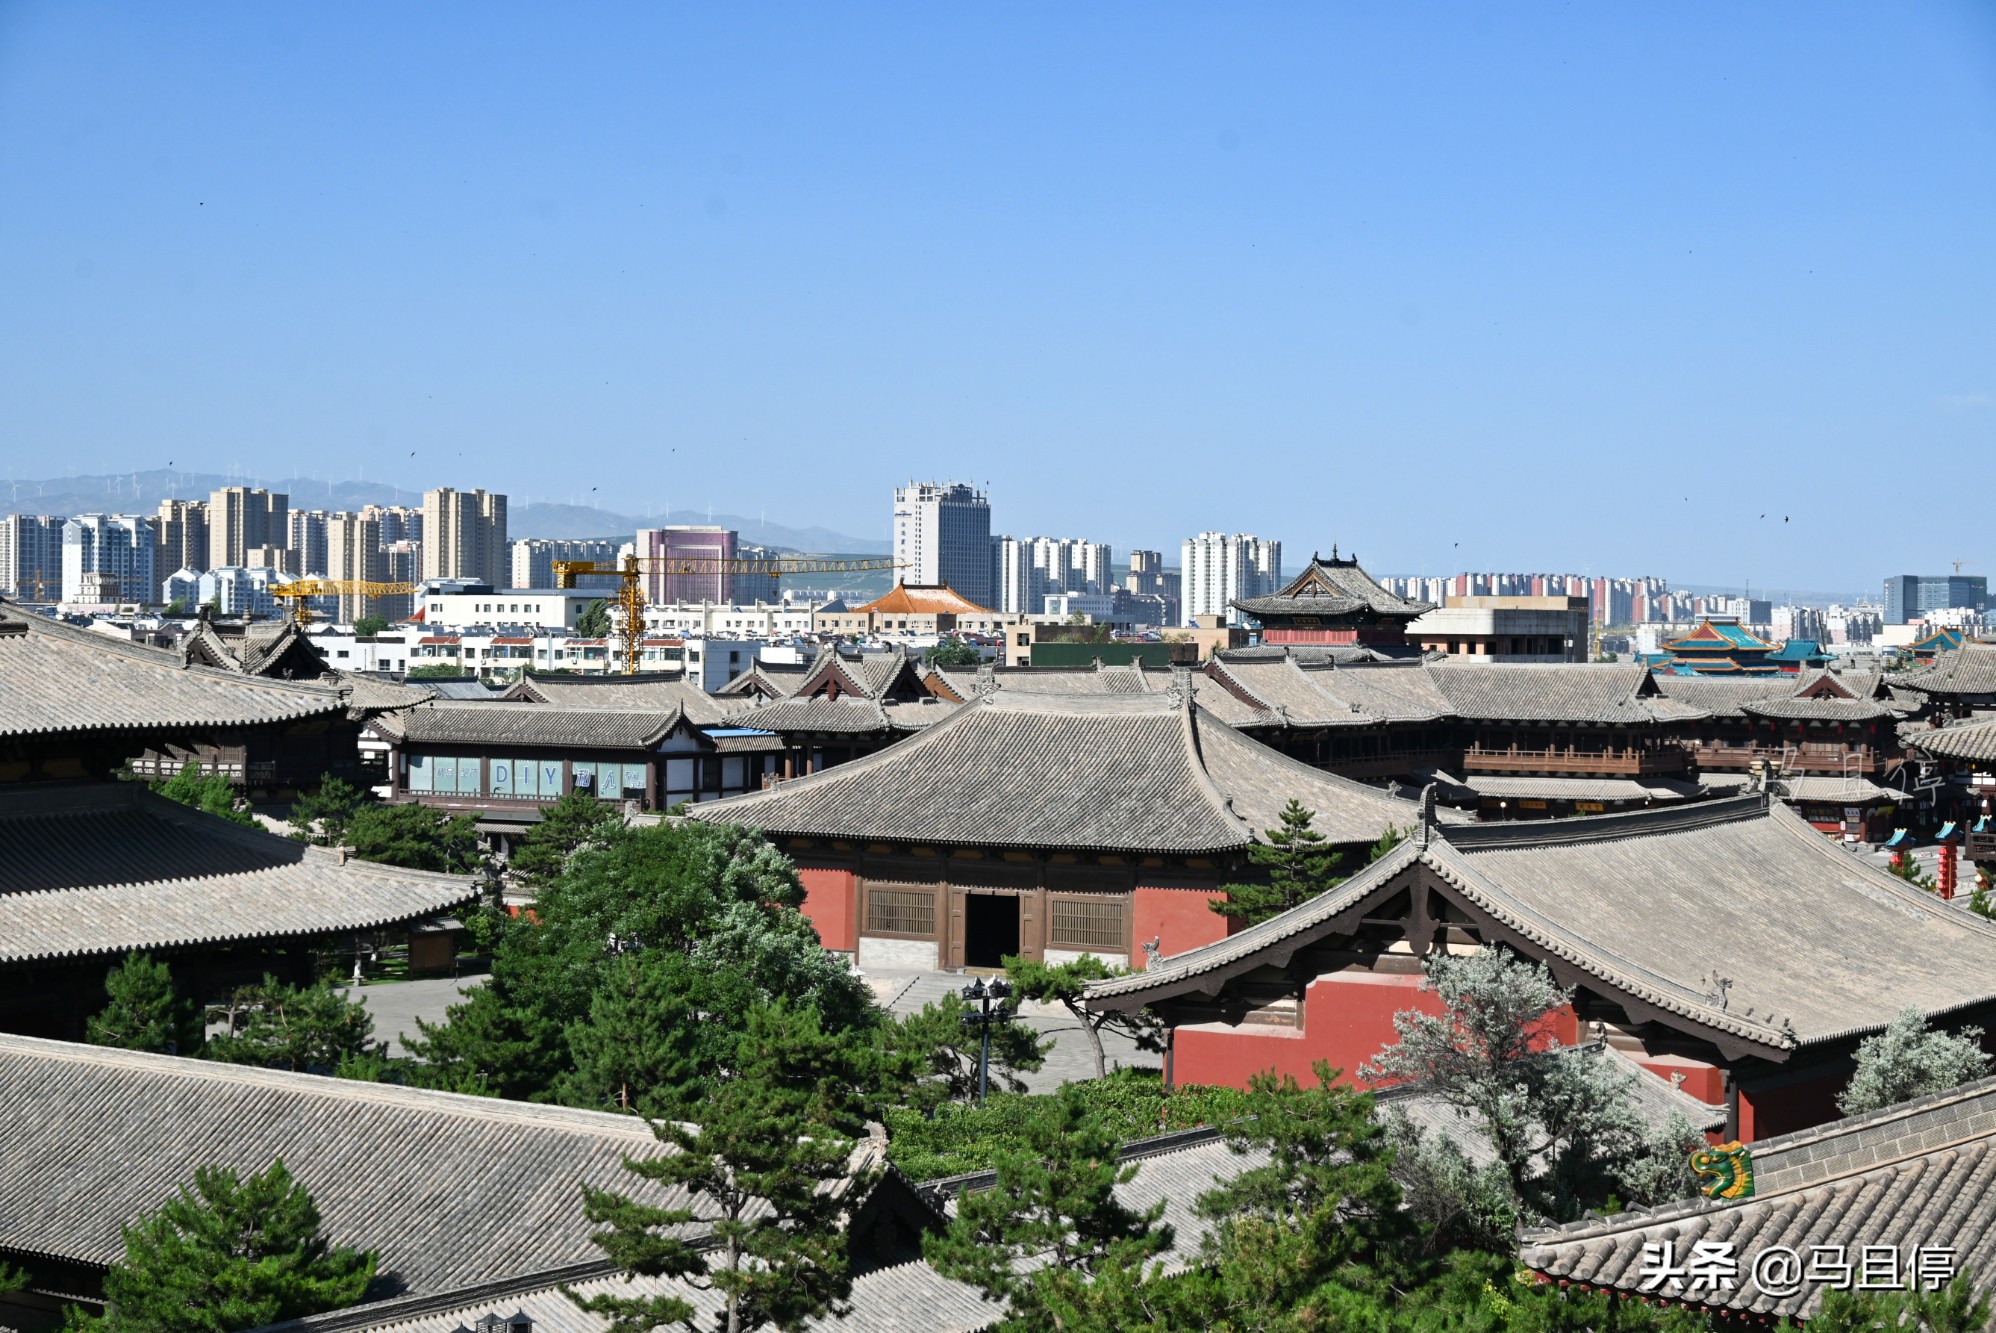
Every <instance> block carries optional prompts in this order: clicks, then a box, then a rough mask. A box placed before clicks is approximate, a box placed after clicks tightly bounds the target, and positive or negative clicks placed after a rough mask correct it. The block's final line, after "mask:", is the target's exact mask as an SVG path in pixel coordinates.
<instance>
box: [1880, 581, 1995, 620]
mask: <svg viewBox="0 0 1996 1333" xmlns="http://www.w3.org/2000/svg"><path fill="white" fill-rule="evenodd" d="M1953 607H1959V608H1961V609H1963V610H1968V611H1986V610H1988V609H1989V580H1988V579H1987V578H1986V577H1984V576H1983V575H1981V574H1894V575H1892V576H1891V577H1890V578H1888V579H1886V580H1885V623H1886V624H1888V625H1904V624H1905V623H1907V622H1908V621H1912V620H1919V619H1921V618H1922V617H1924V616H1925V615H1927V613H1928V612H1931V611H1946V610H1948V609H1950V608H1953Z"/></svg>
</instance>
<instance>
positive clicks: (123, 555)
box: [62, 514, 159, 605]
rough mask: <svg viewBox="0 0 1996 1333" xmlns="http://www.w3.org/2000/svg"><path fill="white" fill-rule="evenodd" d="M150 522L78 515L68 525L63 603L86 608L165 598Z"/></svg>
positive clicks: (138, 518)
mask: <svg viewBox="0 0 1996 1333" xmlns="http://www.w3.org/2000/svg"><path fill="white" fill-rule="evenodd" d="M152 557H153V532H152V522H151V520H150V519H146V518H143V517H141V516H140V515H138V514H78V515H77V516H76V517H75V518H72V519H70V520H69V521H68V522H67V523H64V524H63V525H62V600H63V601H65V602H74V603H79V604H85V605H95V604H98V603H106V602H138V603H142V604H147V605H150V604H152V603H154V602H157V601H158V600H159V585H158V583H157V582H155V581H154V579H153V563H152Z"/></svg>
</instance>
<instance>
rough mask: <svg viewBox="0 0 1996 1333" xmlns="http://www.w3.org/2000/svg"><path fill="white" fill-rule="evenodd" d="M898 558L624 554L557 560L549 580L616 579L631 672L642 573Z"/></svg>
mask: <svg viewBox="0 0 1996 1333" xmlns="http://www.w3.org/2000/svg"><path fill="white" fill-rule="evenodd" d="M898 566H899V562H898V561H896V560H894V559H893V558H891V557H889V556H879V557H877V558H874V559H860V560H820V559H813V558H811V557H808V556H765V557H761V558H748V557H741V558H726V559H724V558H722V557H720V556H685V557H681V556H664V555H627V556H624V557H623V558H622V559H620V560H616V561H608V560H557V561H555V562H554V586H555V587H557V588H573V587H574V586H575V580H576V578H577V577H578V576H581V575H585V574H607V575H610V576H611V577H613V578H615V579H616V580H617V590H616V594H615V595H614V596H613V597H611V598H609V599H607V600H609V601H611V602H612V603H614V604H615V605H616V607H617V608H618V609H619V610H620V611H622V612H623V623H622V624H621V625H619V626H618V627H617V637H618V639H619V640H620V641H621V643H622V647H623V654H624V674H625V675H636V674H637V670H638V656H639V653H640V651H641V649H642V646H643V643H644V635H645V591H644V582H643V576H644V575H646V574H668V575H671V574H677V575H698V574H760V575H763V576H765V577H768V578H772V579H780V578H782V577H783V576H784V575H786V574H853V573H858V572H860V571H862V570H870V569H895V568H897V567H898Z"/></svg>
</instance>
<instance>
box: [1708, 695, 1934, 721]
mask: <svg viewBox="0 0 1996 1333" xmlns="http://www.w3.org/2000/svg"><path fill="white" fill-rule="evenodd" d="M1740 711H1741V712H1744V713H1748V714H1750V715H1752V716H1754V717H1778V718H1794V719H1799V720H1802V721H1808V722H1870V721H1873V720H1875V719H1877V718H1881V717H1893V716H1896V714H1895V713H1894V712H1893V710H1892V709H1890V708H1887V707H1885V706H1884V705H1882V704H1879V703H1875V702H1873V701H1872V700H1870V699H1749V700H1746V701H1745V702H1743V703H1742V704H1741V705H1740Z"/></svg>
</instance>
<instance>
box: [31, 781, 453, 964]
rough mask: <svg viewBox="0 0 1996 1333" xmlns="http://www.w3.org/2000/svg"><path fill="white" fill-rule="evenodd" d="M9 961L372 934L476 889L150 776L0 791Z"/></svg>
mask: <svg viewBox="0 0 1996 1333" xmlns="http://www.w3.org/2000/svg"><path fill="white" fill-rule="evenodd" d="M0 846H4V847H5V848H6V855H5V856H0V904H4V908H5V910H4V911H0V964H9V963H23V962H32V961H35V960H41V959H53V958H74V957H86V956H94V955H101V954H108V953H124V952H126V951H128V950H132V949H170V948H176V947H181V946H186V945H196V944H213V943H224V942H228V941H234V940H242V941H249V940H269V939H282V938H287V937H297V936H312V935H322V934H330V933H334V932H348V931H356V930H369V929H374V928H377V927H380V926H386V925H392V924H396V923H399V922H404V921H411V920H415V919H418V918H421V917H425V916H430V915H433V914H435V913H438V912H443V911H446V910H448V909H450V908H454V907H457V906H460V905H462V904H463V903H465V902H467V901H469V900H470V899H472V898H473V897H475V896H476V895H477V892H478V885H477V884H476V883H475V882H474V881H472V880H470V879H467V878H465V877H463V876H456V875H436V874H429V873H427V872H423V871H416V870H403V869H400V868H397V867H394V866H382V865H374V864H372V863H370V862H365V861H351V860H345V859H343V858H342V856H341V854H340V853H338V852H335V851H333V850H331V849H329V848H323V847H306V846H304V845H302V844H300V843H296V842H293V841H291V840H290V839H289V838H280V837H277V836H276V835H274V834H270V833H265V832H263V831H261V830H259V829H251V828H246V827H244V826H243V825H240V824H234V823H231V822H229V821H228V820H225V819H217V818H215V817H214V816H212V815H204V814H202V813H200V812H199V811H196V810H191V809H189V808H188V807H186V806H183V805H178V804H176V803H174V802H172V801H169V800H166V799H164V798H163V797H159V796H155V795H153V794H152V793H151V792H149V791H147V790H146V789H145V788H144V787H143V786H142V785H140V784H138V783H125V782H117V783H89V784H66V783H65V784H53V783H52V784H35V785H33V786H16V787H7V786H0Z"/></svg>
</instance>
